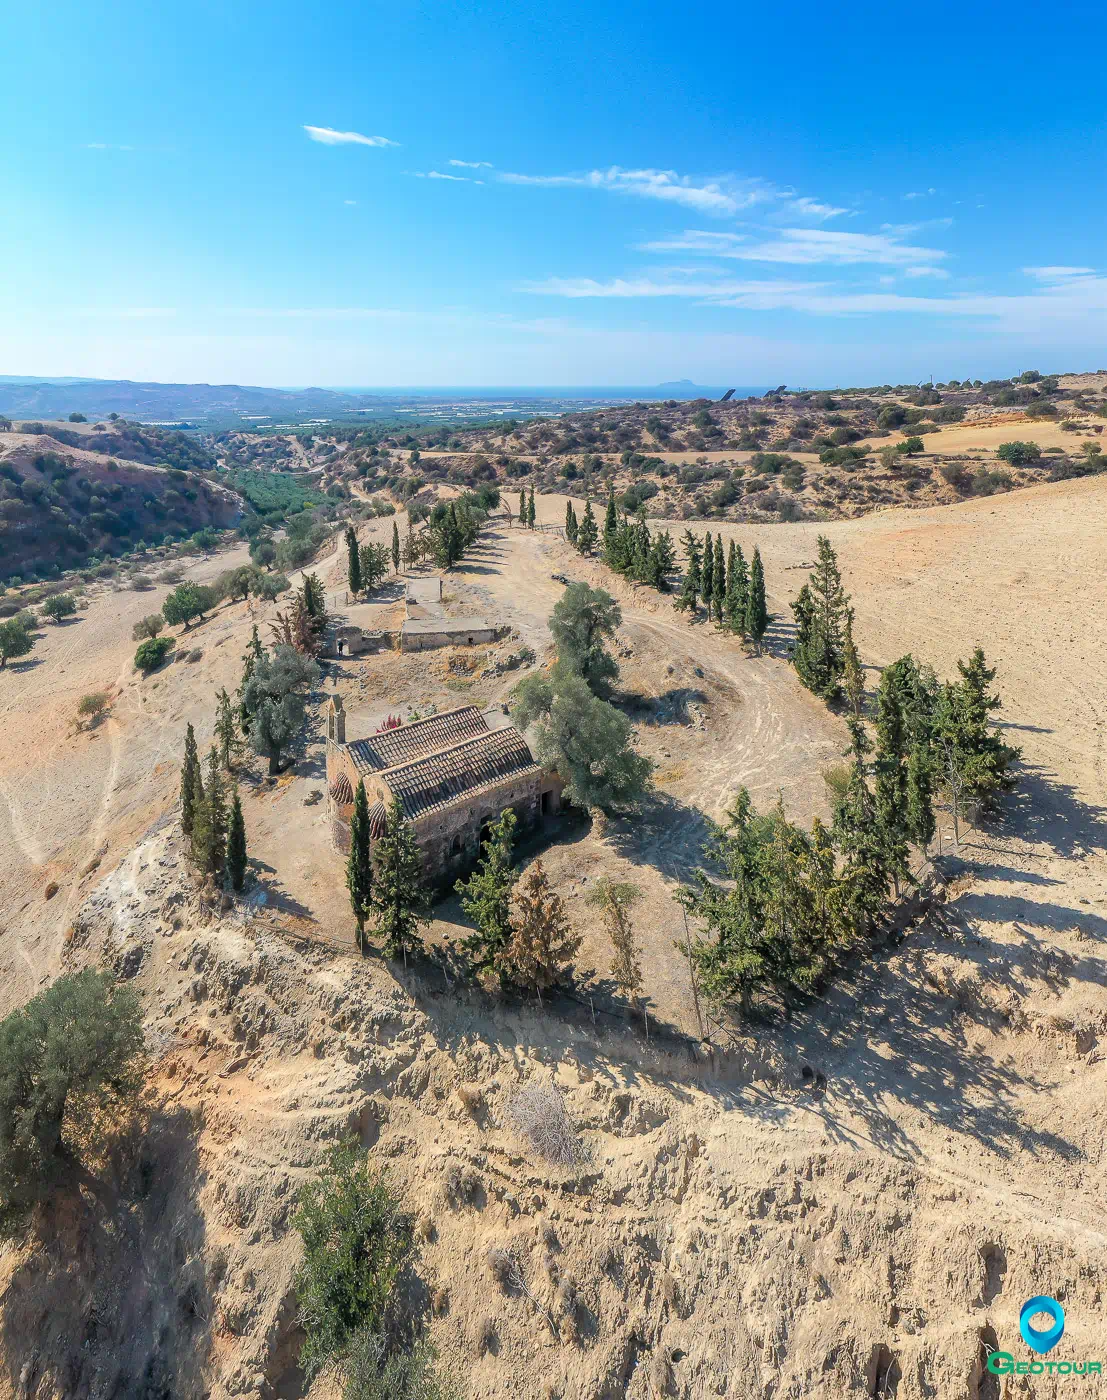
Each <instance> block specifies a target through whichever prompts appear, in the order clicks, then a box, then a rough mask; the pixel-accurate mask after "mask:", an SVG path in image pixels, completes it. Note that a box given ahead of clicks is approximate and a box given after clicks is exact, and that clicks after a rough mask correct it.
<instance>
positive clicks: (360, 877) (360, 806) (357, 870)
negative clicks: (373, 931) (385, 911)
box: [346, 778, 373, 956]
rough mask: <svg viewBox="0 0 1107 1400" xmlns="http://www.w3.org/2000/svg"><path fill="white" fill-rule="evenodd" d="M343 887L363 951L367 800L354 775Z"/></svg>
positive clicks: (369, 873)
mask: <svg viewBox="0 0 1107 1400" xmlns="http://www.w3.org/2000/svg"><path fill="white" fill-rule="evenodd" d="M346 888H347V889H348V890H349V891H350V906H351V908H352V909H353V911H354V918H355V919H356V920H357V946H358V948H359V949H360V950H361V953H362V956H364V955H365V920H366V918H367V917H368V915H369V905H370V899H371V896H372V892H373V862H372V860H371V857H370V840H369V800H368V798H367V797H366V795H365V782H364V779H361V778H359V779H358V785H357V791H356V792H355V793H354V810H353V814H352V816H351V817H350V854H349V857H348V858H347V861H346Z"/></svg>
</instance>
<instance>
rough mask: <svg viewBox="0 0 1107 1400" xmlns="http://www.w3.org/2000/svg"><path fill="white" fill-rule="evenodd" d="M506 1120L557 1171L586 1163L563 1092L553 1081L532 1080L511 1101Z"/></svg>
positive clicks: (505, 1114)
mask: <svg viewBox="0 0 1107 1400" xmlns="http://www.w3.org/2000/svg"><path fill="white" fill-rule="evenodd" d="M504 1117H505V1118H506V1120H507V1122H508V1123H509V1124H510V1126H511V1127H512V1128H514V1129H515V1131H516V1132H517V1133H518V1134H519V1136H520V1137H523V1138H525V1139H526V1141H527V1142H528V1143H529V1144H530V1146H531V1148H532V1150H533V1151H534V1152H536V1153H537V1154H538V1156H539V1157H541V1158H543V1159H544V1160H545V1161H547V1162H551V1163H553V1165H554V1166H558V1167H575V1166H576V1165H577V1164H578V1163H580V1162H583V1161H584V1160H585V1152H584V1149H583V1147H582V1146H581V1144H580V1143H579V1142H578V1141H577V1136H576V1133H575V1132H574V1131H573V1125H572V1123H571V1122H570V1121H569V1114H568V1112H567V1111H566V1109H565V1100H564V1098H563V1097H562V1095H561V1090H560V1089H559V1088H558V1087H557V1085H556V1084H555V1083H554V1082H553V1080H552V1079H537V1080H532V1081H531V1082H530V1083H529V1084H526V1085H524V1086H523V1088H522V1089H520V1090H519V1092H518V1093H517V1094H515V1096H514V1097H513V1098H512V1099H511V1102H510V1103H509V1104H508V1106H507V1108H506V1110H505V1111H504Z"/></svg>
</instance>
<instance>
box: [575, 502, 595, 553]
mask: <svg viewBox="0 0 1107 1400" xmlns="http://www.w3.org/2000/svg"><path fill="white" fill-rule="evenodd" d="M598 538H599V534H598V531H597V529H596V517H595V516H594V515H593V514H592V502H591V501H585V503H584V515H583V517H582V518H581V522H580V526H579V528H578V529H577V549H578V550H580V552H581V554H591V553H592V551H593V550H594V549H595V548H596V542H597V540H598Z"/></svg>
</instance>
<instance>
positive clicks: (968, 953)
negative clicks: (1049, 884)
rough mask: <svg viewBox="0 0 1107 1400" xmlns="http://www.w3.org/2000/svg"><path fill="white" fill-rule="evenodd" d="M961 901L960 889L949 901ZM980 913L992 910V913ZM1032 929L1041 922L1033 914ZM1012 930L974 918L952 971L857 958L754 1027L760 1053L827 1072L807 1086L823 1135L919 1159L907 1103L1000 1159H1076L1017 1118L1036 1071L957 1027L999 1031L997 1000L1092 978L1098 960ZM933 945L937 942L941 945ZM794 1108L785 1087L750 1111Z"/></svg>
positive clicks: (1057, 1139)
mask: <svg viewBox="0 0 1107 1400" xmlns="http://www.w3.org/2000/svg"><path fill="white" fill-rule="evenodd" d="M968 897H969V898H971V897H972V896H971V895H970V896H968ZM983 898H988V897H987V896H984V897H983ZM964 901H965V897H964V896H962V898H961V899H960V900H959V901H958V908H959V909H960V907H961V906H962V905H963V904H964ZM1046 907H1047V908H1048V907H1049V906H1046ZM982 912H985V913H986V916H987V917H990V918H994V917H995V912H994V910H993V911H991V912H988V911H982ZM979 916H980V911H978V917H979ZM1051 917H1055V916H1051ZM1099 922H1100V923H1101V924H1105V926H1107V921H1103V920H1100V921H1099ZM1042 926H1043V927H1050V924H1049V923H1048V922H1047V921H1046V920H1045V919H1044V918H1043V920H1042ZM953 932H955V931H954V930H951V933H953ZM1016 932H1017V934H1018V935H1019V937H1020V938H1021V942H1020V943H1019V944H1018V945H1016V946H1015V947H1014V948H1012V945H1011V944H1010V943H1009V942H1007V941H1004V942H1000V941H999V940H998V939H994V938H988V937H986V936H982V935H981V933H980V929H979V926H974V927H973V937H972V939H971V940H968V939H964V938H960V937H959V938H958V942H957V947H956V952H957V956H958V958H959V959H960V960H961V961H962V962H963V964H965V965H966V966H965V967H963V968H962V969H959V970H958V971H957V973H956V975H955V976H954V977H951V978H945V977H943V976H942V975H941V974H940V972H939V973H938V975H927V974H926V972H925V971H922V970H921V969H920V968H919V967H918V966H916V968H906V967H904V965H903V964H901V965H900V966H899V967H898V968H897V973H896V975H895V976H892V975H890V971H889V968H888V967H887V965H886V962H885V961H883V960H882V961H881V963H878V964H876V965H874V964H873V963H872V962H865V963H862V962H861V961H860V960H858V961H856V962H855V963H854V964H853V966H852V967H850V968H847V969H846V970H845V971H844V972H843V973H842V974H840V975H839V976H838V978H837V979H836V982H835V985H834V986H833V988H832V989H831V990H830V991H829V993H828V994H827V996H826V997H825V999H824V1000H822V1001H818V1000H815V999H812V1000H811V1001H810V1002H809V1003H808V1005H807V1006H805V1007H804V1008H802V1009H800V1010H798V1011H795V1012H793V1013H792V1015H791V1019H790V1021H789V1022H788V1023H784V1022H783V1021H782V1020H780V1019H778V1020H777V1022H776V1024H767V1025H764V1026H762V1027H761V1028H759V1039H760V1041H761V1043H762V1046H763V1048H764V1049H766V1050H768V1051H771V1052H776V1053H777V1054H779V1055H781V1056H783V1057H785V1058H786V1059H787V1060H789V1061H790V1062H792V1063H797V1062H799V1063H801V1064H803V1063H806V1065H808V1066H809V1067H810V1066H814V1067H815V1069H816V1070H818V1071H819V1072H820V1073H821V1074H824V1075H825V1076H826V1079H827V1081H828V1087H827V1092H826V1094H825V1095H822V1094H816V1095H815V1096H814V1097H813V1099H812V1100H811V1101H810V1104H809V1108H810V1110H811V1111H813V1112H815V1113H817V1114H818V1116H819V1117H820V1118H821V1119H822V1120H823V1125H824V1131H825V1132H826V1134H827V1136H828V1137H829V1138H830V1139H831V1140H832V1141H835V1142H843V1143H852V1144H854V1145H861V1144H863V1143H864V1142H868V1143H871V1144H872V1145H873V1146H876V1147H878V1148H880V1149H881V1150H884V1151H887V1152H889V1153H891V1154H893V1155H895V1156H898V1157H901V1158H904V1159H910V1160H915V1159H918V1158H920V1157H921V1156H922V1155H923V1153H924V1149H923V1147H922V1146H921V1144H920V1143H919V1141H917V1140H916V1139H915V1137H914V1136H913V1135H912V1133H911V1131H910V1127H909V1125H910V1124H911V1122H912V1118H913V1116H914V1115H913V1114H905V1113H904V1112H903V1108H904V1107H905V1106H906V1107H909V1108H910V1109H912V1110H914V1114H917V1115H919V1116H921V1118H922V1120H923V1121H924V1122H925V1123H926V1124H928V1125H937V1126H939V1127H942V1128H945V1129H946V1130H948V1131H949V1132H950V1133H954V1134H959V1135H962V1136H965V1135H967V1136H969V1137H972V1138H974V1139H975V1140H976V1141H977V1142H979V1143H980V1144H981V1146H982V1147H983V1148H985V1149H986V1150H987V1151H990V1152H994V1153H996V1154H998V1155H999V1156H1001V1157H1011V1156H1014V1155H1016V1154H1017V1153H1020V1152H1029V1153H1031V1154H1032V1155H1034V1156H1042V1157H1050V1156H1051V1157H1053V1158H1061V1159H1062V1160H1064V1161H1065V1162H1072V1161H1076V1160H1079V1159H1080V1158H1081V1155H1082V1151H1081V1149H1080V1148H1079V1146H1077V1145H1076V1144H1075V1143H1073V1142H1070V1141H1068V1140H1067V1139H1066V1138H1064V1137H1063V1136H1062V1135H1060V1134H1058V1133H1054V1132H1050V1131H1047V1130H1042V1129H1037V1128H1034V1127H1032V1126H1029V1125H1028V1124H1027V1123H1026V1122H1025V1121H1024V1119H1023V1117H1022V1108H1021V1103H1022V1102H1023V1101H1025V1100H1026V1098H1027V1095H1028V1093H1031V1094H1032V1093H1035V1092H1044V1091H1045V1090H1046V1089H1047V1088H1048V1087H1049V1083H1048V1081H1047V1080H1046V1079H1042V1080H1040V1081H1039V1080H1038V1079H1036V1078H1035V1076H1034V1073H1033V1069H1032V1068H1031V1069H1029V1070H1025V1069H1022V1068H1017V1067H1016V1065H1015V1063H1014V1061H1013V1060H1012V1059H1011V1057H1010V1056H1006V1055H1005V1056H1003V1057H1002V1058H992V1057H990V1056H988V1055H987V1054H984V1053H981V1051H980V1049H979V1047H978V1046H976V1045H975V1044H973V1043H971V1042H970V1040H969V1038H968V1036H967V1034H966V1029H965V1028H966V1024H976V1025H986V1026H990V1027H991V1028H992V1029H993V1030H996V1031H1001V1030H1002V1029H1003V1027H1004V1026H1005V1025H1006V1024H1007V1016H1006V1012H1005V1011H1004V1010H1003V1008H1004V1006H1005V1005H1008V1004H1010V1000H1011V998H1012V997H1013V996H1018V997H1020V998H1022V997H1025V996H1026V995H1027V993H1028V990H1029V989H1031V988H1032V987H1033V986H1034V985H1035V984H1037V986H1039V987H1041V988H1042V989H1043V990H1047V991H1049V992H1051V993H1056V992H1058V991H1059V990H1061V988H1062V987H1063V986H1064V985H1066V984H1067V983H1068V982H1070V981H1073V980H1077V981H1083V982H1086V983H1088V984H1090V985H1095V986H1097V987H1098V986H1099V985H1100V982H1101V964H1100V961H1099V960H1098V959H1095V958H1077V959H1069V958H1067V957H1065V956H1064V955H1062V956H1060V957H1059V955H1058V952H1057V949H1056V948H1055V947H1053V946H1052V945H1051V944H1049V943H1046V942H1043V941H1042V940H1040V939H1039V938H1038V937H1037V936H1036V935H1035V934H1034V933H1032V932H1029V931H1027V930H1026V929H1024V928H1021V927H1018V928H1017V929H1016ZM937 936H938V937H939V938H940V936H941V935H940V934H939V935H937ZM935 946H936V947H937V948H938V949H939V950H940V949H941V944H940V943H936V945H935ZM994 991H999V992H1000V993H1001V995H999V996H996V995H994ZM796 1087H797V1088H799V1087H800V1086H799V1085H798V1084H797V1086H796ZM795 1107H796V1100H795V1098H794V1097H793V1096H791V1095H787V1094H786V1095H784V1096H781V1097H776V1098H774V1097H770V1096H768V1095H765V1096H764V1097H763V1098H761V1099H760V1100H759V1101H758V1102H757V1103H756V1104H755V1107H754V1112H755V1113H756V1114H757V1115H758V1116H760V1117H763V1118H770V1119H774V1118H777V1119H783V1118H784V1117H785V1116H786V1115H787V1114H788V1113H790V1112H791V1111H792V1110H793V1109H794V1108H795ZM849 1116H853V1117H855V1118H856V1119H857V1120H859V1121H860V1123H861V1125H862V1130H861V1131H857V1130H854V1129H851V1128H849V1127H848V1126H846V1124H845V1123H844V1122H843V1119H845V1118H847V1117H849Z"/></svg>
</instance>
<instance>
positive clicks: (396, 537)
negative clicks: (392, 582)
mask: <svg viewBox="0 0 1107 1400" xmlns="http://www.w3.org/2000/svg"><path fill="white" fill-rule="evenodd" d="M392 569H393V572H394V573H397V574H398V573H399V572H400V527H399V525H397V524H396V522H395V520H393V522H392Z"/></svg>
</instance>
